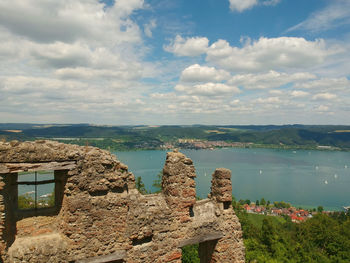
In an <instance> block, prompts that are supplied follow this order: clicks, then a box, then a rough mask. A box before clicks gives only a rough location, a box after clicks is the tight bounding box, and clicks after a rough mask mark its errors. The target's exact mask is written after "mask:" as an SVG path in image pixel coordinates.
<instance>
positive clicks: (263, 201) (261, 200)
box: [260, 197, 266, 206]
mask: <svg viewBox="0 0 350 263" xmlns="http://www.w3.org/2000/svg"><path fill="white" fill-rule="evenodd" d="M260 204H261V205H263V206H265V205H266V201H265V199H264V197H263V198H261V199H260Z"/></svg>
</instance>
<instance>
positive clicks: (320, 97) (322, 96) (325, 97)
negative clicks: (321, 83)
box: [312, 92, 337, 100]
mask: <svg viewBox="0 0 350 263" xmlns="http://www.w3.org/2000/svg"><path fill="white" fill-rule="evenodd" d="M336 98H337V95H335V94H332V93H328V92H325V93H319V94H316V95H314V96H313V97H312V99H313V100H334V99H336Z"/></svg>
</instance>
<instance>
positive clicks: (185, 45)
mask: <svg viewBox="0 0 350 263" xmlns="http://www.w3.org/2000/svg"><path fill="white" fill-rule="evenodd" d="M208 43H209V40H208V39H207V38H206V37H191V38H186V39H184V38H182V37H181V36H180V35H177V36H176V37H175V39H174V41H173V42H172V43H171V44H170V45H168V46H164V50H166V51H168V52H171V53H174V54H175V55H177V56H189V57H192V56H198V55H201V54H204V53H205V52H206V51H207V49H208Z"/></svg>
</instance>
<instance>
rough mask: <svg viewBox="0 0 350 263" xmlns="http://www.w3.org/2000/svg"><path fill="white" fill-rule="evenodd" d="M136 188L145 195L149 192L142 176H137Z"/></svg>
mask: <svg viewBox="0 0 350 263" xmlns="http://www.w3.org/2000/svg"><path fill="white" fill-rule="evenodd" d="M135 184H136V188H137V190H139V192H140V193H141V194H143V195H145V194H147V190H146V188H145V184H144V183H143V182H142V178H141V176H138V177H136V182H135Z"/></svg>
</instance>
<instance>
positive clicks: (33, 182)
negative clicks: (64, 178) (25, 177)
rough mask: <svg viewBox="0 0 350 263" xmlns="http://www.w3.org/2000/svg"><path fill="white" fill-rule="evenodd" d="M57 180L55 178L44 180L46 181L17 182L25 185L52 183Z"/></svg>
mask: <svg viewBox="0 0 350 263" xmlns="http://www.w3.org/2000/svg"><path fill="white" fill-rule="evenodd" d="M55 182H57V181H56V180H55V179H53V180H44V181H36V182H35V181H25V182H24V181H22V182H17V183H16V184H25V185H39V184H52V183H55Z"/></svg>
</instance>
